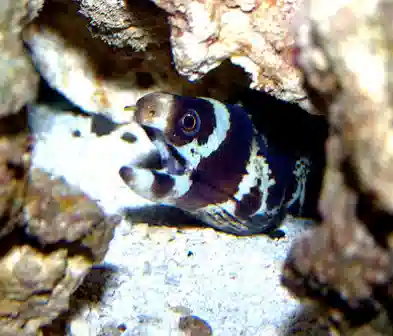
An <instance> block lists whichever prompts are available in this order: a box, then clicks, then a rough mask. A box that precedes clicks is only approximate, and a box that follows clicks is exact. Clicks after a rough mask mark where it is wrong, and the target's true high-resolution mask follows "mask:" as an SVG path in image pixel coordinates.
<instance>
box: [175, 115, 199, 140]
mask: <svg viewBox="0 0 393 336" xmlns="http://www.w3.org/2000/svg"><path fill="white" fill-rule="evenodd" d="M180 125H181V128H182V130H183V132H184V133H185V134H187V135H194V134H195V133H197V132H198V131H199V127H200V125H201V121H200V119H199V115H198V113H197V112H196V111H194V110H188V111H187V113H186V114H184V116H183V117H182V118H181V119H180Z"/></svg>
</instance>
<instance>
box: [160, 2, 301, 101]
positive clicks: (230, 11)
mask: <svg viewBox="0 0 393 336" xmlns="http://www.w3.org/2000/svg"><path fill="white" fill-rule="evenodd" d="M154 2H155V3H156V4H157V5H158V6H159V7H161V8H163V9H164V10H165V11H166V12H167V13H168V14H169V16H168V20H169V24H170V27H171V46H172V53H173V57H174V62H175V65H176V69H177V70H178V71H179V73H181V74H183V75H185V76H187V77H188V78H190V79H192V80H195V79H198V78H200V77H201V76H203V75H205V74H206V73H207V72H208V71H210V70H211V69H213V68H215V67H216V66H218V65H219V64H220V63H221V62H222V61H223V60H224V59H231V61H232V62H233V63H235V64H239V65H241V66H242V67H244V69H245V70H246V71H248V72H249V73H250V75H251V78H252V84H251V86H252V87H253V88H257V89H259V90H263V91H266V92H269V93H270V94H273V95H275V96H277V97H279V98H282V99H284V100H288V101H297V102H299V103H302V102H304V101H303V100H305V93H304V91H303V90H302V87H301V85H300V76H299V73H298V70H297V69H296V68H295V67H294V66H293V64H292V49H293V42H294V39H293V35H292V34H291V31H290V29H289V28H290V25H291V23H292V20H293V17H294V14H295V12H296V11H297V9H298V7H299V5H300V4H301V3H302V1H301V0H298V1H293V0H279V1H267V0H261V1H243V0H240V1H236V0H231V1H216V0H204V1H184V0H154Z"/></svg>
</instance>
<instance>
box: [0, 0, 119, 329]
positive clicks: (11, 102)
mask: <svg viewBox="0 0 393 336" xmlns="http://www.w3.org/2000/svg"><path fill="white" fill-rule="evenodd" d="M42 6H43V1H42V0H32V1H29V2H28V1H26V0H24V1H9V0H4V1H1V5H0V70H1V74H2V76H1V79H0V196H1V197H0V219H1V221H0V268H1V274H0V334H1V335H2V336H7V335H21V336H25V335H37V332H38V329H39V328H40V327H42V326H43V325H45V324H48V323H50V322H51V321H52V320H53V319H55V318H56V317H57V316H58V315H59V314H60V313H61V312H62V311H64V310H66V309H67V308H68V304H69V297H70V295H71V294H72V293H73V292H74V291H75V290H76V288H77V287H78V285H79V284H80V282H81V281H82V280H83V278H84V276H85V275H86V274H87V272H88V271H89V269H90V267H91V266H92V264H94V263H96V262H99V261H101V260H102V258H103V257H104V254H105V252H106V250H107V247H108V244H109V241H110V240H111V238H112V235H113V230H114V226H115V224H116V223H117V222H118V220H119V218H117V217H116V216H113V217H112V216H110V217H106V216H105V214H104V213H103V212H102V210H101V209H100V208H99V207H98V206H97V205H96V204H95V203H94V202H93V201H92V200H91V199H89V198H87V197H86V195H84V194H83V193H81V192H80V191H79V190H76V189H75V188H72V187H70V186H69V185H68V184H67V183H66V182H65V181H63V180H61V179H58V178H55V177H54V176H51V175H49V174H47V173H44V172H42V171H40V170H33V171H31V170H30V164H31V154H32V150H33V147H34V146H33V145H34V140H35V139H34V138H33V137H32V136H31V135H30V132H29V128H28V123H27V110H28V109H27V108H26V104H28V103H31V102H32V101H34V100H35V98H36V95H37V89H38V85H37V84H38V77H39V76H38V74H37V73H36V71H35V69H34V67H33V66H32V63H31V61H30V58H29V57H28V55H27V54H26V51H25V49H24V47H23V42H22V38H21V34H22V29H23V27H24V25H26V24H27V23H28V22H29V21H30V20H33V19H34V18H36V17H37V16H38V15H39V12H40V10H41V7H42Z"/></svg>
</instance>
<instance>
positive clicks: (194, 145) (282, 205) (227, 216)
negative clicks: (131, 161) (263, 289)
mask: <svg viewBox="0 0 393 336" xmlns="http://www.w3.org/2000/svg"><path fill="white" fill-rule="evenodd" d="M135 119H136V121H137V122H138V123H139V124H140V125H141V126H142V128H143V129H144V130H145V132H146V133H147V135H148V137H149V138H150V140H151V141H152V142H153V144H154V145H155V148H156V152H155V155H154V159H153V160H152V159H151V157H150V159H149V160H146V162H145V164H138V165H126V166H123V167H121V169H120V171H119V173H120V176H121V177H122V179H123V181H124V182H125V183H126V184H127V185H128V186H129V187H130V188H131V189H132V190H133V191H134V192H135V193H137V194H139V195H140V196H142V197H144V198H146V199H149V200H151V201H153V202H156V203H159V204H164V205H171V206H175V207H178V208H180V209H182V210H185V211H187V212H189V213H191V214H193V215H194V216H197V218H199V219H200V220H202V221H203V222H204V223H205V224H206V225H208V226H211V227H214V228H216V229H218V230H221V231H224V232H227V233H231V234H236V235H251V234H258V233H269V232H272V231H273V230H275V229H276V228H277V227H278V226H279V225H280V223H281V222H282V220H283V218H284V217H285V215H286V214H287V213H290V214H292V215H295V216H300V215H302V209H303V206H304V202H305V196H306V182H307V178H308V175H309V172H310V168H311V161H310V158H309V157H307V156H300V155H295V154H288V153H283V152H282V151H280V150H279V149H278V148H277V147H275V146H274V144H272V143H270V142H269V141H268V139H267V138H266V137H265V136H264V135H263V134H260V133H258V132H257V131H256V130H255V128H254V126H253V123H252V121H251V119H250V118H249V115H248V113H247V111H246V110H245V109H244V108H242V107H241V106H240V105H231V104H223V103H221V102H219V101H216V100H213V99H210V98H194V97H185V96H178V95H173V94H169V93H163V92H156V93H151V94H148V95H146V96H144V97H142V98H140V99H139V100H138V102H137V104H136V111H135ZM147 161H149V162H148V163H147Z"/></svg>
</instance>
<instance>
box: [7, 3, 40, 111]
mask: <svg viewBox="0 0 393 336" xmlns="http://www.w3.org/2000/svg"><path fill="white" fill-rule="evenodd" d="M41 5H42V3H41V1H32V2H31V5H30V6H29V7H27V1H26V0H17V1H15V0H2V2H1V6H0V36H1V38H0V69H1V78H0V116H3V115H7V114H10V113H16V112H18V111H19V110H20V108H21V107H22V106H23V105H24V104H25V103H27V102H29V101H32V100H33V99H34V98H35V95H36V86H37V82H38V76H37V74H36V72H35V71H34V68H33V66H32V64H31V61H30V60H29V58H28V57H27V56H26V53H25V51H24V49H23V44H22V40H21V38H20V34H21V31H22V28H23V25H24V24H25V23H26V22H27V21H28V20H30V19H32V18H34V17H35V16H36V15H37V12H38V11H39V9H40V7H41Z"/></svg>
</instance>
